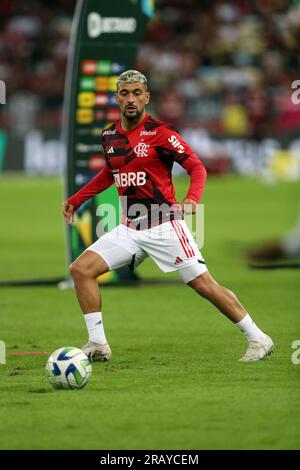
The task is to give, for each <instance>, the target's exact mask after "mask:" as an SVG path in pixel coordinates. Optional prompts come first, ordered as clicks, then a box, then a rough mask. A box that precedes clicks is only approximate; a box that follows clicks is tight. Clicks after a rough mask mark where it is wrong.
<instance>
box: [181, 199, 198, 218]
mask: <svg viewBox="0 0 300 470" xmlns="http://www.w3.org/2000/svg"><path fill="white" fill-rule="evenodd" d="M197 206H198V204H197V202H195V201H194V200H193V199H190V198H188V197H186V198H185V199H184V200H183V201H182V203H181V208H182V211H183V213H184V214H187V215H189V214H196V211H197Z"/></svg>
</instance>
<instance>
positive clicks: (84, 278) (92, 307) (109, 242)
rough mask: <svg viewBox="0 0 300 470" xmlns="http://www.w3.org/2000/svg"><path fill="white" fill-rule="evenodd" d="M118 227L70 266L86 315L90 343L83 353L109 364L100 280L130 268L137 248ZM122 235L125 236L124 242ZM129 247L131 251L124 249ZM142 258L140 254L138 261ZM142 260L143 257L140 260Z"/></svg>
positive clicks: (83, 348)
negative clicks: (111, 273) (112, 273)
mask: <svg viewBox="0 0 300 470" xmlns="http://www.w3.org/2000/svg"><path fill="white" fill-rule="evenodd" d="M123 232H124V229H123V228H119V227H117V228H116V229H114V230H113V231H112V232H110V233H108V234H106V235H104V236H103V237H101V238H99V240H97V241H96V242H95V243H93V244H92V245H91V246H90V247H89V248H88V249H87V250H86V251H85V252H84V253H83V254H82V255H80V256H79V257H78V258H77V259H76V260H75V261H74V262H73V263H72V265H71V266H70V271H71V274H72V277H73V280H74V286H75V290H76V294H77V298H78V301H79V304H80V307H81V309H82V312H83V314H84V319H85V322H86V326H87V330H88V335H89V341H88V343H87V344H86V345H84V346H83V347H82V350H83V351H84V352H85V353H86V354H87V355H88V356H89V357H90V358H91V359H92V360H94V361H95V360H102V361H105V360H108V359H109V358H110V356H111V349H110V347H109V345H108V343H107V339H106V336H105V332H104V326H103V318H102V311H101V298H100V292H99V285H98V282H97V278H98V277H99V276H100V275H101V274H104V273H105V272H107V271H110V270H114V269H117V268H120V267H122V266H126V265H129V264H130V263H131V262H132V258H133V254H136V253H134V251H135V250H136V247H135V246H134V245H133V243H132V242H131V241H130V240H126V236H124V235H125V234H124V233H123ZM119 235H121V236H123V239H122V241H121V240H119ZM126 243H127V245H128V247H129V250H130V251H129V250H128V249H126V248H125V246H124V245H125V244H126ZM139 255H140V254H139V253H138V254H137V257H138V256H139ZM140 258H141V257H140Z"/></svg>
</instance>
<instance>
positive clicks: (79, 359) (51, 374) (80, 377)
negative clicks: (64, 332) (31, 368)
mask: <svg viewBox="0 0 300 470" xmlns="http://www.w3.org/2000/svg"><path fill="white" fill-rule="evenodd" d="M91 373H92V365H91V363H90V361H89V359H88V357H87V356H86V355H85V354H84V352H83V351H81V349H78V348H73V347H65V348H59V349H56V351H54V352H53V353H52V354H51V356H50V357H49V359H48V361H47V364H46V374H47V377H48V380H49V382H50V383H51V385H53V387H54V388H58V389H62V388H64V389H76V388H83V387H85V385H86V384H87V382H88V379H89V376H90V375H91Z"/></svg>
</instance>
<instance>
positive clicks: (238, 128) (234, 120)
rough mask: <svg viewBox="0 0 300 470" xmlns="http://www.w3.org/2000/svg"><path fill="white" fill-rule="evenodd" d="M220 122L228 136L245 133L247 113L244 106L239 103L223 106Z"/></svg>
mask: <svg viewBox="0 0 300 470" xmlns="http://www.w3.org/2000/svg"><path fill="white" fill-rule="evenodd" d="M221 122H222V127H223V131H224V132H225V133H226V134H228V135H230V136H239V135H245V134H246V133H247V129H248V119H247V114H246V112H245V108H244V107H243V106H241V105H240V104H229V105H227V106H225V108H224V112H223V116H222V119H221Z"/></svg>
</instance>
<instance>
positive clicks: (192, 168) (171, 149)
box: [159, 125, 207, 203]
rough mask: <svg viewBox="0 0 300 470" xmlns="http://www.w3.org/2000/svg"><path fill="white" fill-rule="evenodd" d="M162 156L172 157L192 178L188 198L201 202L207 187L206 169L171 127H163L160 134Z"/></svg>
mask: <svg viewBox="0 0 300 470" xmlns="http://www.w3.org/2000/svg"><path fill="white" fill-rule="evenodd" d="M159 148H160V154H161V155H162V158H163V156H164V155H165V156H166V157H170V156H172V157H173V158H174V161H175V162H177V163H179V165H181V166H182V167H183V168H184V169H185V170H186V172H187V173H188V174H189V176H190V186H189V189H188V192H187V195H186V198H190V199H193V200H194V201H195V202H197V203H198V202H199V201H200V199H201V197H202V194H203V191H204V187H205V182H206V175H207V173H206V169H205V166H204V165H203V163H202V162H201V160H200V158H199V157H198V156H197V155H196V154H195V152H194V151H193V150H192V149H191V147H190V146H189V145H188V144H187V143H186V142H185V140H184V139H183V138H182V137H181V135H180V134H179V133H178V132H177V131H175V129H173V128H172V127H171V126H170V127H169V126H167V125H165V126H162V127H161V128H160V133H159Z"/></svg>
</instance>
